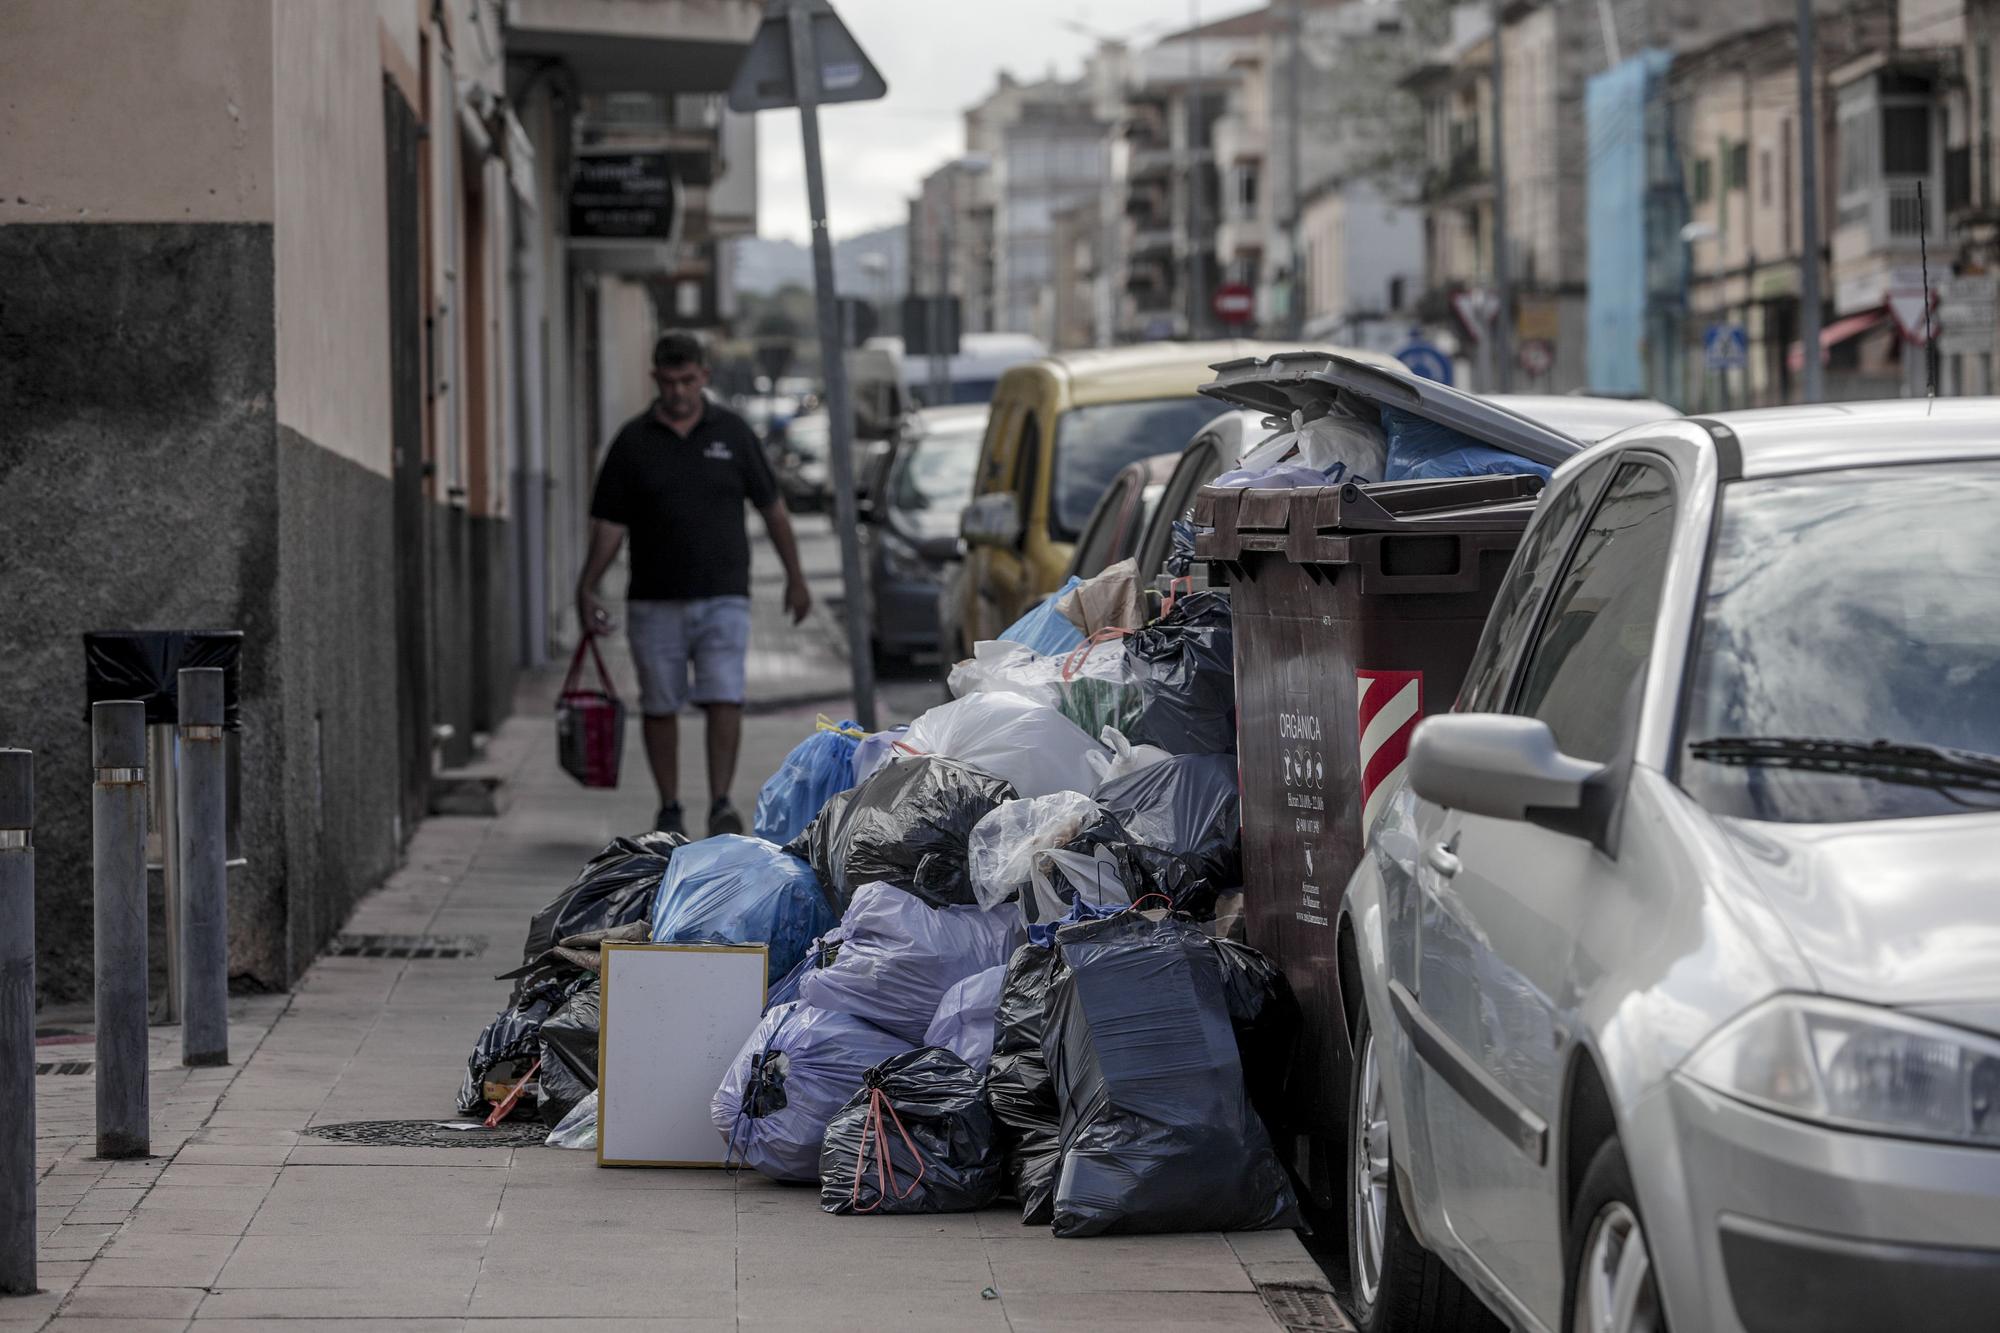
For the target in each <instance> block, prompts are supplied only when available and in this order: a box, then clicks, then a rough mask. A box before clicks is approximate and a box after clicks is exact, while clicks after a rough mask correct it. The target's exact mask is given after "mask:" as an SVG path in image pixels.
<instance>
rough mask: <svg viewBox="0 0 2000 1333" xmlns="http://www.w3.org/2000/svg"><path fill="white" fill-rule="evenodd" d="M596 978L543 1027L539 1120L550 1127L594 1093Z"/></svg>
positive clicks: (600, 1012) (595, 1077) (538, 1077)
mask: <svg viewBox="0 0 2000 1333" xmlns="http://www.w3.org/2000/svg"><path fill="white" fill-rule="evenodd" d="M598 1000H599V991H598V983H597V979H596V978H594V977H593V978H592V979H591V980H589V981H588V982H586V983H585V984H584V985H583V987H582V988H581V989H580V990H577V991H576V992H575V993H573V994H572V995H571V996H570V997H569V998H568V999H567V1000H565V1001H563V1004H562V1007H561V1008H560V1009H557V1010H556V1011H555V1012H554V1013H552V1014H550V1015H549V1016H548V1018H547V1020H546V1021H544V1022H543V1024H542V1034H541V1038H542V1068H541V1072H540V1073H539V1074H538V1075H536V1078H537V1080H538V1081H539V1084H540V1087H539V1089H538V1091H539V1095H540V1097H541V1105H542V1119H543V1121H544V1122H546V1123H547V1124H549V1125H550V1126H554V1125H558V1124H561V1123H562V1118H563V1117H564V1116H566V1115H568V1114H569V1113H570V1109H571V1108H572V1107H574V1106H575V1105H576V1104H577V1103H578V1102H580V1101H582V1100H583V1099H584V1098H585V1097H588V1096H589V1095H590V1094H591V1093H593V1092H595V1091H596V1090H597V1032H598V1024H599V1021H600V1017H601V1014H602V1010H601V1008H600V1007H599V1004H598Z"/></svg>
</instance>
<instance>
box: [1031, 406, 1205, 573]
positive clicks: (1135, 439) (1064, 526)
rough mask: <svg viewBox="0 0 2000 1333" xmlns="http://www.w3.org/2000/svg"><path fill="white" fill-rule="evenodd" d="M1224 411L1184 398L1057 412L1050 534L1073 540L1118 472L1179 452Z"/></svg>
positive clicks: (1062, 539)
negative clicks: (1140, 460) (1138, 462)
mask: <svg viewBox="0 0 2000 1333" xmlns="http://www.w3.org/2000/svg"><path fill="white" fill-rule="evenodd" d="M1228 410H1229V406H1228V404H1226V403H1222V402H1219V401H1217V400H1216V399H1213V398H1201V397H1196V396H1194V395H1192V394H1190V395H1189V396H1187V397H1185V398H1153V399H1142V400H1139V401H1136V402H1127V403H1093V404H1091V405H1090V406H1087V407H1073V408H1071V409H1070V410H1069V411H1067V412H1065V413H1063V414H1062V417H1061V419H1060V421H1059V422H1058V423H1057V426H1056V448H1055V485H1054V486H1053V487H1052V488H1051V489H1052V494H1051V498H1050V502H1049V529H1050V533H1051V535H1052V536H1053V537H1054V538H1055V539H1056V540H1057V541H1064V542H1067V541H1075V540H1076V534H1077V530H1078V529H1080V528H1081V527H1082V526H1083V524H1084V521H1085V520H1087V519H1088V518H1089V517H1090V510H1091V507H1092V506H1093V505H1095V504H1096V503H1097V498H1098V497H1099V496H1100V495H1102V494H1104V490H1105V488H1106V487H1107V486H1109V485H1110V484H1111V479H1112V478H1113V477H1115V476H1117V475H1118V469H1120V468H1122V467H1124V466H1125V465H1126V464H1127V463H1134V462H1137V461H1138V460H1139V459H1142V458H1149V457H1151V456H1152V455H1154V454H1164V453H1171V452H1172V451H1174V450H1177V449H1180V448H1182V447H1183V446H1185V445H1186V444H1187V442H1188V440H1189V439H1190V438H1192V437H1193V435H1194V434H1195V432H1196V431H1198V430H1200V429H1201V428H1202V427H1203V426H1205V425H1207V424H1208V423H1209V422H1210V421H1211V420H1213V419H1214V418H1215V417H1216V416H1218V415H1220V414H1221V413H1223V412H1227V411H1228ZM1023 493H1024V494H1026V492H1023Z"/></svg>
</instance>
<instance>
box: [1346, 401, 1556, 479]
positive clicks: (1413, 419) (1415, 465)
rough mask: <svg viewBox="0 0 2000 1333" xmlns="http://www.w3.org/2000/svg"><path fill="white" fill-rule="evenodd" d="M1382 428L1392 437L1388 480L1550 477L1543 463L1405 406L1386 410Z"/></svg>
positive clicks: (1386, 408) (1383, 410)
mask: <svg viewBox="0 0 2000 1333" xmlns="http://www.w3.org/2000/svg"><path fill="white" fill-rule="evenodd" d="M1382 431H1383V433H1384V434H1385V435H1387V436H1388V437H1389V465H1388V467H1387V468H1386V469H1385V472H1386V476H1385V478H1384V480H1387V481H1418V480H1423V479H1425V478H1430V477H1486V476H1511V475H1515V474H1519V473H1530V474H1533V475H1534V476H1537V477H1540V478H1542V479H1543V480H1545V481H1546V480H1547V479H1548V477H1549V475H1550V469H1549V468H1548V467H1547V466H1546V465H1545V464H1542V463H1537V462H1534V461H1532V460H1531V459H1526V458H1523V457H1521V456H1520V455H1519V454H1510V453H1508V452H1507V451H1506V450H1505V449H1495V448H1494V447H1493V446H1492V445H1490V444H1481V443H1480V442H1479V441H1478V440H1475V439H1473V438H1472V437H1471V436H1470V435H1467V434H1465V433H1464V432H1463V431H1456V430H1453V429H1452V428H1451V427H1449V426H1440V425H1438V424H1437V423H1436V422H1435V421H1427V420H1425V419H1424V418H1423V417H1420V416H1417V415H1415V414H1414V413H1410V412H1405V411H1403V410H1402V409H1401V408H1396V407H1385V408H1383V409H1382Z"/></svg>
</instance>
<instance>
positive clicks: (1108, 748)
mask: <svg viewBox="0 0 2000 1333" xmlns="http://www.w3.org/2000/svg"><path fill="white" fill-rule="evenodd" d="M1097 738H1098V739H1099V740H1100V741H1102V742H1103V743H1104V753H1103V754H1094V755H1091V756H1090V763H1091V766H1092V768H1094V769H1095V770H1096V772H1097V784H1098V786H1100V787H1101V786H1103V785H1104V784H1105V783H1107V782H1110V781H1111V780H1112V779H1114V778H1123V777H1129V776H1131V775H1132V774H1134V773H1137V772H1138V771H1139V770H1140V769H1142V768H1146V767H1149V766H1151V765H1153V764H1157V763H1160V762H1161V761H1162V760H1167V759H1171V758H1173V755H1171V754H1170V753H1168V752H1167V751H1165V750H1162V749H1161V748H1160V747H1159V746H1157V745H1134V744H1133V743H1132V742H1131V741H1128V740H1126V739H1125V733H1124V732H1122V731H1120V730H1118V728H1116V727H1106V728H1105V729H1104V730H1103V731H1100V732H1098V733H1097ZM1091 790H1093V791H1095V790H1096V788H1095V787H1093V788H1092V789H1091Z"/></svg>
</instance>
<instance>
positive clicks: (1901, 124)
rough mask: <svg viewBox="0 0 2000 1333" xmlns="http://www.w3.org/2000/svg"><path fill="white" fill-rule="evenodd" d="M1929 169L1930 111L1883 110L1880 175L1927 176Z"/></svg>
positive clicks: (1920, 108) (1924, 108)
mask: <svg viewBox="0 0 2000 1333" xmlns="http://www.w3.org/2000/svg"><path fill="white" fill-rule="evenodd" d="M1930 170H1931V109H1930V108H1929V107H1927V106H1885V107H1883V108H1882V172H1883V174H1884V175H1888V176H1928V175H1929V174H1930Z"/></svg>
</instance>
